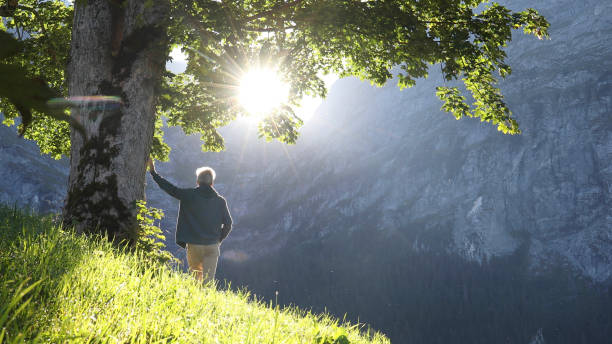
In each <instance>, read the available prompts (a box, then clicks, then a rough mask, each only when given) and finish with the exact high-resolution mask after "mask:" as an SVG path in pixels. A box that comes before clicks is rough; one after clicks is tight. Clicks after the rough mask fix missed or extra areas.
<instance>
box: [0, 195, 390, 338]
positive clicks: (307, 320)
mask: <svg viewBox="0 0 612 344" xmlns="http://www.w3.org/2000/svg"><path fill="white" fill-rule="evenodd" d="M0 275H1V276H2V279H1V280H0V343H20V342H30V343H32V342H34V343H35V342H41V343H42V342H45V343H106V342H113V343H231V344H234V343H257V344H258V343H276V342H278V343H327V344H332V343H342V344H348V343H389V341H388V340H387V339H386V338H385V337H384V336H383V335H381V334H379V333H369V334H366V333H365V332H361V333H360V330H359V327H358V326H354V325H349V324H340V323H339V322H338V321H337V320H335V319H332V318H330V317H328V316H325V315H315V314H312V313H309V312H308V313H307V312H304V311H301V310H299V309H297V308H280V307H279V306H275V305H273V304H271V303H270V304H265V303H262V302H260V301H258V300H255V299H254V298H253V297H252V296H250V295H249V294H248V293H245V292H239V293H235V292H231V291H226V290H216V289H215V288H211V287H201V286H200V285H198V284H197V282H196V281H195V279H193V278H191V277H190V276H188V275H186V274H183V273H180V272H177V271H175V270H173V269H170V268H168V267H167V266H164V265H158V264H151V263H147V261H146V260H145V259H143V255H142V254H140V255H138V254H132V253H126V252H123V251H121V250H118V249H117V248H113V247H112V246H111V245H110V244H108V243H107V242H105V241H104V240H95V239H92V238H87V237H84V236H77V235H75V234H72V233H69V232H64V231H62V230H60V229H58V227H57V226H55V225H54V224H53V223H52V218H51V217H43V218H41V217H39V216H36V215H32V214H26V213H23V212H22V211H20V210H17V209H15V208H8V207H5V206H0Z"/></svg>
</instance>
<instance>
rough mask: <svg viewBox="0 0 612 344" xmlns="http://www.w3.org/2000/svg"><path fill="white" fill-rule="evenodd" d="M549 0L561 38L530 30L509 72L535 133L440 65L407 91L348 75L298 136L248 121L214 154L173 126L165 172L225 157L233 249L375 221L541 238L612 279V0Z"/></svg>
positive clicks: (503, 243) (428, 232)
mask: <svg viewBox="0 0 612 344" xmlns="http://www.w3.org/2000/svg"><path fill="white" fill-rule="evenodd" d="M536 5H537V6H536ZM528 6H529V4H528V2H526V1H522V2H520V1H519V2H513V5H512V7H513V8H516V9H520V8H525V7H528ZM533 6H534V7H536V8H537V9H538V10H540V11H541V12H542V13H543V14H544V15H545V16H546V17H547V18H548V19H549V20H550V21H551V24H552V25H551V30H550V34H551V40H547V41H538V40H537V39H535V38H533V37H522V35H521V34H520V33H517V34H516V35H515V36H518V39H516V40H515V41H514V42H513V43H512V44H511V45H510V47H509V48H508V49H507V51H508V54H509V62H510V63H509V64H510V65H511V66H512V67H513V74H512V75H511V76H510V77H509V78H508V79H507V80H505V81H504V82H503V83H502V91H503V94H504V95H505V96H506V100H507V101H508V103H509V105H510V108H511V109H512V110H513V112H514V114H515V116H516V117H517V118H518V120H519V123H520V125H521V128H522V130H523V133H522V134H521V135H518V136H507V135H503V134H501V133H499V132H498V131H497V130H496V129H495V128H494V127H492V126H491V125H488V124H483V123H480V122H479V121H478V120H470V119H465V120H462V121H456V120H454V119H453V118H452V116H451V115H449V114H446V113H441V112H440V111H439V108H440V105H441V104H440V102H439V101H438V100H437V99H436V98H435V96H434V92H435V86H437V85H441V84H444V81H443V80H442V78H441V77H440V75H439V73H437V72H436V70H432V73H431V75H430V77H429V79H427V80H420V81H419V82H418V83H417V86H416V87H414V88H412V89H408V90H405V91H399V90H398V89H397V87H395V85H394V84H393V83H390V84H389V85H388V86H386V87H383V88H373V87H371V86H369V85H368V84H367V83H364V82H360V81H358V80H354V79H343V80H339V81H337V82H336V84H335V85H334V86H333V87H332V89H331V92H330V94H329V97H328V99H326V101H325V102H324V103H323V105H322V106H321V107H320V108H319V110H318V112H317V114H316V116H315V117H314V118H312V119H311V120H310V121H309V122H307V123H306V125H305V126H304V128H303V130H302V134H301V138H300V141H299V143H298V144H297V145H295V146H283V145H280V144H276V143H272V144H270V143H263V142H261V141H258V140H256V138H255V136H256V134H255V132H254V130H253V129H249V128H248V125H247V124H244V123H243V124H238V125H234V126H232V127H231V128H226V130H225V131H224V132H223V133H224V135H225V137H226V141H227V145H228V149H227V151H226V152H223V153H221V154H201V153H199V152H197V148H195V147H196V142H195V140H196V139H195V138H191V139H190V141H189V142H190V143H189V144H186V143H180V144H178V143H177V141H174V138H175V137H177V136H178V133H177V134H171V135H170V136H171V137H172V139H169V141H170V142H173V145H176V147H175V149H174V150H173V153H172V156H171V161H172V162H171V163H170V164H169V165H168V166H167V167H164V168H162V172H166V173H168V174H169V175H170V176H171V177H174V178H175V179H174V180H175V181H177V182H179V183H181V182H182V183H183V184H184V185H185V186H187V185H189V184H190V183H192V180H193V179H194V176H193V172H192V171H193V170H194V169H195V168H196V167H198V166H199V165H202V164H206V165H210V166H213V167H214V168H216V169H217V171H218V180H217V188H218V189H219V190H220V191H221V193H222V194H224V195H225V196H226V197H227V199H228V201H229V204H230V205H231V209H232V213H233V216H234V218H235V220H236V226H235V231H234V233H232V236H231V239H230V240H228V241H227V243H226V245H225V247H226V250H225V254H226V257H227V258H232V257H235V259H240V260H244V259H248V257H258V256H261V255H266V254H273V253H274V252H275V251H276V250H278V249H280V248H282V247H285V246H286V245H288V243H290V242H304V241H306V242H307V241H310V240H314V241H316V240H325V238H326V237H327V236H329V235H330V234H332V233H334V232H352V231H359V230H363V229H368V230H372V231H376V232H377V233H380V235H384V236H387V237H389V238H390V240H392V238H394V237H398V236H400V237H402V238H404V239H408V241H409V242H410V243H411V246H412V247H413V248H414V249H416V250H443V251H448V252H455V253H459V254H460V255H461V256H463V257H465V258H466V259H468V260H475V261H482V260H483V259H488V258H491V257H493V256H503V255H508V254H510V253H512V252H514V251H515V250H516V249H517V248H518V247H519V246H520V245H522V244H524V243H525V242H528V243H529V258H530V261H531V263H532V264H531V267H532V268H534V269H535V270H536V271H537V270H540V269H542V268H546V267H547V266H548V265H550V264H552V263H554V264H566V265H568V266H570V267H571V268H573V269H575V270H576V271H578V272H579V273H580V274H582V275H585V276H588V277H590V278H592V279H593V280H595V281H599V282H604V281H610V280H611V278H612V201H611V196H610V193H611V191H612V110H611V109H612V104H611V102H612V98H611V96H612V91H611V88H610V85H611V83H612V61H611V60H610V59H609V57H610V56H612V48H611V47H610V46H609V44H607V43H606V42H607V40H608V39H606V38H609V37H611V36H612V18H610V16H608V15H606V13H609V11H610V10H612V4H610V3H608V2H604V1H590V2H588V1H587V2H581V3H575V2H570V1H546V2H539V3H537V4H534V5H533ZM559 9H563V10H562V11H561V10H559ZM433 69H435V68H433ZM177 139H178V138H177ZM153 190H155V187H154V188H153ZM150 195H151V196H152V197H151V198H152V200H153V199H155V200H156V199H157V197H158V193H157V192H156V193H155V194H151V193H150ZM162 207H163V208H165V209H167V208H168V206H167V205H165V204H164V205H163V206H162ZM170 213H172V211H170Z"/></svg>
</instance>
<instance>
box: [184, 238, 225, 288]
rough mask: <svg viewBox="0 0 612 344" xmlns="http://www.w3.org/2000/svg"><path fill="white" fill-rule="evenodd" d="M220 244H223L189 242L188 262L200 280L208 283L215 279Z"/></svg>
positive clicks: (192, 271)
mask: <svg viewBox="0 0 612 344" xmlns="http://www.w3.org/2000/svg"><path fill="white" fill-rule="evenodd" d="M220 245H221V244H212V245H195V244H187V264H188V265H189V271H190V272H191V273H194V274H195V277H196V278H197V279H198V281H200V282H202V283H204V284H206V283H208V282H210V281H212V280H214V279H215V272H216V271H217V261H218V260H219V253H220V249H219V246H220Z"/></svg>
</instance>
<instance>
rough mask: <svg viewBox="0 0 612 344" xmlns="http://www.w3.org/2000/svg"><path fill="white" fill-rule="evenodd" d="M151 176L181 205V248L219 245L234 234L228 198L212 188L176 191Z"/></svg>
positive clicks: (178, 239) (178, 235) (178, 236)
mask: <svg viewBox="0 0 612 344" xmlns="http://www.w3.org/2000/svg"><path fill="white" fill-rule="evenodd" d="M151 175H152V176H153V180H154V181H155V182H156V183H157V185H159V187H160V188H161V189H162V190H164V191H165V192H166V193H168V194H169V195H170V196H172V197H174V198H176V199H178V200H179V201H180V204H179V216H178V220H177V222H176V243H177V244H178V245H179V246H181V247H183V248H184V247H185V244H187V243H189V244H197V245H211V244H217V243H220V242H221V241H223V239H225V237H227V235H228V234H229V232H230V231H231V230H232V217H231V216H230V213H229V209H228V208H227V202H226V201H225V198H223V197H221V196H220V195H219V194H218V193H217V191H215V189H213V188H212V187H211V186H209V185H202V186H198V187H196V188H186V189H182V188H177V187H176V186H174V185H172V184H171V183H170V182H169V181H167V180H166V179H164V178H163V177H162V176H160V175H159V174H157V173H155V172H153V171H151Z"/></svg>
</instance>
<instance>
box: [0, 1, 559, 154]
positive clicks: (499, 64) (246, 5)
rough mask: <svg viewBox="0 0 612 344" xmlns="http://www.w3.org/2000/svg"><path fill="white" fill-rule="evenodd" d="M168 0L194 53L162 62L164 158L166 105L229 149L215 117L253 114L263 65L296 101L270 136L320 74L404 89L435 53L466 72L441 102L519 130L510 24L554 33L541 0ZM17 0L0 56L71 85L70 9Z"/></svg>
mask: <svg viewBox="0 0 612 344" xmlns="http://www.w3.org/2000/svg"><path fill="white" fill-rule="evenodd" d="M169 1H170V3H171V12H170V13H169V16H168V21H167V23H163V24H162V25H167V28H168V35H169V42H170V43H169V44H170V45H171V46H172V47H181V49H182V50H183V52H184V53H185V54H186V55H187V56H188V64H187V68H186V70H185V72H184V73H181V74H178V75H175V74H172V73H171V72H168V71H167V72H165V75H164V78H163V83H162V85H160V87H159V90H158V106H157V112H158V115H159V116H158V118H160V119H159V120H158V123H157V126H156V128H157V129H156V133H155V139H154V146H153V154H154V156H155V157H156V158H158V159H165V158H167V154H168V152H169V148H168V147H167V146H166V145H165V144H164V143H163V140H162V131H161V127H162V125H161V116H165V117H166V118H167V123H168V124H169V125H179V126H181V127H182V129H183V130H184V131H185V133H187V134H191V133H200V134H202V140H203V149H204V150H213V151H218V150H221V149H223V146H224V144H223V138H222V137H221V136H220V135H219V133H218V132H217V130H216V128H218V127H220V126H224V125H226V124H228V123H229V122H230V121H232V120H234V119H236V118H237V116H239V115H241V114H245V115H246V113H245V112H246V111H245V110H244V109H242V108H241V106H240V104H239V102H238V101H237V92H238V85H239V82H240V77H241V75H243V74H244V73H246V72H247V71H248V70H249V68H256V67H261V66H267V67H269V68H272V69H275V70H277V71H278V72H279V74H280V75H281V76H282V78H283V79H284V81H285V82H287V83H288V84H289V85H290V95H289V100H288V102H287V104H283V105H282V106H279V107H277V108H276V109H274V110H273V111H271V112H270V113H269V114H268V116H266V117H265V118H264V119H263V120H261V122H260V123H259V132H260V135H261V136H263V137H265V138H266V139H278V140H280V141H282V142H287V143H293V142H295V141H296V139H297V137H298V132H297V129H298V128H299V126H300V125H301V124H302V121H301V120H300V119H299V118H298V117H297V116H296V115H295V113H294V112H293V108H295V107H296V106H298V105H299V102H300V99H301V98H302V97H303V96H305V95H311V96H321V97H323V96H325V95H326V88H325V84H324V82H323V81H322V79H321V78H320V76H321V73H323V74H325V73H336V74H337V75H339V76H340V77H344V76H349V75H354V76H357V77H359V78H361V79H367V80H369V81H370V82H371V83H372V84H375V85H383V84H384V83H386V82H387V81H388V80H389V79H392V78H394V77H395V78H396V80H397V83H398V86H399V87H400V88H405V87H410V86H413V85H414V84H415V80H416V79H418V78H421V77H427V72H428V69H429V68H430V67H431V66H432V65H434V64H440V65H441V70H442V73H443V76H444V78H445V79H446V80H449V81H450V80H455V79H458V80H461V81H462V82H463V84H464V85H465V90H466V91H467V92H469V94H468V95H467V97H466V95H464V94H463V92H462V91H461V90H460V89H459V88H457V87H438V90H437V95H438V97H439V98H440V99H441V100H442V101H443V102H444V104H443V106H442V108H443V109H444V110H446V111H449V112H451V113H453V114H454V115H455V117H456V118H457V119H460V118H462V117H464V116H470V117H479V118H480V119H481V120H482V121H486V122H491V123H492V124H493V125H495V126H497V128H498V130H500V131H502V132H504V133H510V134H517V133H520V130H519V127H518V123H517V122H516V120H515V119H514V118H512V116H511V112H510V110H509V109H508V107H507V105H506V103H505V102H504V99H503V96H502V94H501V92H500V91H499V88H498V87H497V82H498V78H499V77H502V78H503V77H505V76H507V75H508V74H510V73H511V68H510V66H508V65H507V64H506V63H505V62H504V61H505V58H506V53H505V51H504V47H506V44H507V43H508V42H509V41H510V40H511V38H512V29H520V28H522V29H523V31H524V32H525V33H526V34H532V35H535V36H537V37H538V38H540V39H541V38H544V37H548V33H547V28H548V23H547V21H546V20H545V19H544V18H543V17H542V16H540V15H539V14H538V12H537V11H535V10H534V9H526V10H524V11H522V12H512V11H510V10H508V9H507V8H505V7H504V6H501V5H499V4H497V3H490V4H488V3H487V2H486V1H481V0H403V1H402V0H388V1H384V0H380V1H375V0H374V1H360V0H293V1H291V0H284V1H282V0H281V1H278V0H274V1H272V0H229V1H212V0H190V1H187V0H169ZM10 3H15V1H14V0H13V1H9V2H7V5H5V6H3V9H2V11H0V12H1V13H2V16H4V17H5V18H6V20H5V21H4V24H2V27H0V28H1V29H2V30H4V31H9V32H11V33H13V34H14V35H17V36H18V37H19V39H20V40H21V41H23V42H25V48H24V49H23V51H22V52H21V53H20V54H19V55H18V56H17V57H13V58H11V59H10V61H1V62H7V63H14V64H18V65H20V66H22V67H23V68H25V69H26V70H27V73H29V74H30V76H32V77H41V76H42V77H44V78H45V80H47V83H48V85H49V86H50V87H51V88H53V89H54V90H56V91H57V92H58V93H60V94H62V95H64V96H65V95H66V94H67V91H66V87H65V79H64V69H65V66H66V61H67V58H68V49H69V40H70V26H71V22H70V21H71V16H72V8H71V7H70V6H66V5H65V4H64V2H63V1H60V0H56V1H45V2H42V1H36V0H28V1H26V0H24V1H20V2H19V6H17V7H14V8H12V12H11V9H10V8H9V7H10V6H8V4H10ZM79 5H84V6H86V3H85V2H83V3H82V4H81V3H79ZM109 49H110V47H109ZM5 60H6V59H5ZM32 61H36V63H32ZM3 82H4V81H3ZM0 96H1V95H0ZM467 99H470V101H468V100H467ZM0 111H2V112H3V113H4V114H5V116H6V119H5V122H6V123H10V121H11V119H12V118H14V117H16V116H18V112H17V111H16V109H15V108H14V106H13V105H12V104H11V103H10V102H9V101H7V100H6V99H5V98H3V99H2V102H1V103H0ZM68 132H69V127H68V124H67V123H65V122H59V121H57V120H56V119H53V118H51V117H46V116H43V115H42V114H41V113H36V111H35V115H34V121H33V123H32V128H31V129H29V131H28V132H27V133H26V136H27V137H28V138H32V139H35V140H36V141H37V142H38V144H39V145H40V146H41V148H42V150H43V152H46V153H51V154H53V155H56V156H59V155H60V154H67V153H68V148H69V135H68Z"/></svg>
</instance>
